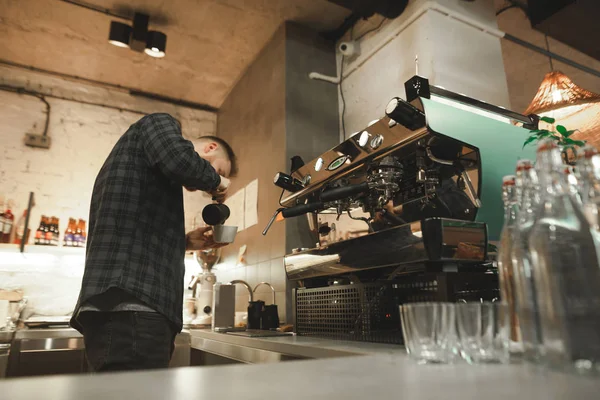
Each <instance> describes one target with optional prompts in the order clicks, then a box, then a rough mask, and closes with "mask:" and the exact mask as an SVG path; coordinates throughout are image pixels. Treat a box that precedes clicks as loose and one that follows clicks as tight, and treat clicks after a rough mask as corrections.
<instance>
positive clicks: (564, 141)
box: [561, 138, 585, 147]
mask: <svg viewBox="0 0 600 400" xmlns="http://www.w3.org/2000/svg"><path fill="white" fill-rule="evenodd" d="M561 143H562V144H564V145H567V146H569V147H573V146H579V147H581V146H584V145H585V141H584V140H573V139H569V138H563V139H562V140H561Z"/></svg>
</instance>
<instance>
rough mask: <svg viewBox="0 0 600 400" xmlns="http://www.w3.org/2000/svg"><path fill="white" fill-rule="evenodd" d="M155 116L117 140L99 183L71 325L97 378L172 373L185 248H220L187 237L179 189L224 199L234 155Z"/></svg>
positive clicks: (194, 235)
mask: <svg viewBox="0 0 600 400" xmlns="http://www.w3.org/2000/svg"><path fill="white" fill-rule="evenodd" d="M199 144H200V146H199V147H198V151H199V152H198V153H197V152H196V150H195V149H194V146H193V145H192V143H191V142H190V141H188V140H186V139H184V137H183V135H182V133H181V127H180V125H179V123H178V121H177V120H176V119H175V118H173V117H172V116H170V115H168V114H152V115H148V116H145V117H143V118H142V119H140V120H139V121H138V122H136V123H135V124H133V125H132V126H131V127H130V128H129V129H128V130H127V132H125V134H124V135H123V136H121V138H120V139H119V140H118V142H117V143H116V145H115V146H114V148H113V150H112V151H111V153H110V154H109V156H108V158H107V159H106V161H105V162H104V165H103V166H102V168H101V170H100V172H99V174H98V176H97V178H96V182H95V184H94V189H93V192H92V201H91V207H90V218H89V222H90V225H89V233H88V241H87V254H86V262H85V271H84V276H83V281H82V285H81V292H80V295H79V300H78V302H77V305H76V307H75V312H74V313H73V318H72V319H71V325H72V326H73V327H74V328H75V329H77V330H78V331H80V332H81V333H82V334H83V337H84V341H85V350H86V354H87V358H88V360H89V363H90V366H91V368H92V369H93V370H94V371H119V370H135V369H150V368H165V367H167V366H168V365H169V361H170V358H171V354H172V352H173V349H174V339H175V336H176V335H177V333H179V332H180V331H181V328H182V308H183V304H182V303H183V287H184V282H183V277H184V256H185V251H186V250H203V249H209V248H214V247H216V246H217V245H216V243H215V241H214V240H213V237H212V233H211V231H210V228H200V229H197V230H195V231H193V232H190V233H188V234H187V235H186V234H185V230H184V212H183V193H182V187H185V188H187V189H188V190H202V191H206V192H209V193H211V194H212V195H213V197H214V198H216V199H217V200H218V201H223V200H224V199H225V196H226V193H227V188H228V186H229V180H228V179H227V177H228V176H231V175H233V174H234V173H235V171H236V160H235V155H234V153H233V151H232V150H231V147H230V146H229V145H228V144H227V143H226V142H224V141H223V140H221V139H219V138H216V137H203V138H201V139H200V140H199Z"/></svg>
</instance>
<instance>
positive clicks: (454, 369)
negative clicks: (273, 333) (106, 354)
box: [0, 330, 600, 400]
mask: <svg viewBox="0 0 600 400" xmlns="http://www.w3.org/2000/svg"><path fill="white" fill-rule="evenodd" d="M190 334H191V337H192V341H193V340H194V338H197V339H205V340H217V339H218V340H226V341H231V342H232V343H237V344H240V345H243V344H242V342H239V341H238V340H239V339H241V340H243V341H249V340H250V341H252V343H255V344H254V346H258V347H257V348H262V349H265V350H268V349H270V350H275V349H277V350H280V349H282V348H283V349H286V346H287V350H293V348H294V346H295V348H296V349H298V348H302V347H304V348H305V350H303V351H314V349H317V348H324V349H331V350H334V351H338V352H340V353H343V354H340V355H345V357H336V358H325V359H320V360H307V361H288V362H283V363H277V364H260V365H234V366H220V367H186V368H175V369H168V370H161V371H141V372H127V373H111V374H99V375H87V376H82V375H72V376H68V375H65V376H53V377H46V378H16V379H9V380H5V381H0V393H2V397H3V398H9V399H11V400H21V399H31V398H39V397H40V395H43V397H44V399H48V400H52V399H61V400H69V399H72V400H80V399H86V400H93V399H108V398H136V399H140V398H143V399H144V400H147V399H187V398H195V399H211V400H212V399H234V398H235V399H244V400H252V399H260V400H264V399H266V398H275V397H282V396H285V398H286V400H294V399H302V400H305V399H307V398H309V399H311V400H315V399H332V398H339V399H367V398H374V399H384V398H385V399H388V398H389V399H396V398H402V399H436V400H438V399H441V398H453V399H458V398H461V399H485V400H496V399H498V400H506V399H521V398H522V399H543V400H548V399H569V398H572V399H595V398H598V393H600V380H598V379H592V378H586V377H578V376H572V375H567V374H562V373H556V372H550V371H546V370H541V369H539V368H537V367H535V366H530V365H481V366H469V365H466V364H457V365H417V364H415V363H414V362H413V361H412V360H410V359H409V358H408V356H407V355H406V354H405V352H404V351H403V350H402V348H401V347H398V346H394V347H393V348H390V346H386V345H373V344H367V343H357V344H354V343H353V345H350V344H349V342H336V341H328V340H322V339H311V338H303V337H276V338H251V339H249V338H239V337H234V336H230V335H224V334H214V333H211V332H206V331H194V330H192V331H191V332H190ZM213 335H218V336H213ZM270 346H275V347H270ZM382 346H383V347H382ZM306 348H308V349H309V350H306ZM311 348H312V349H313V350H310V349H311ZM350 353H354V354H363V355H359V356H356V355H351V354H350Z"/></svg>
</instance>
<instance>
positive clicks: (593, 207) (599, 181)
mask: <svg viewBox="0 0 600 400" xmlns="http://www.w3.org/2000/svg"><path fill="white" fill-rule="evenodd" d="M577 172H578V175H579V181H580V186H579V192H580V195H581V202H582V204H583V212H584V214H585V216H586V217H587V219H588V222H589V223H590V225H591V226H592V228H593V229H594V230H595V231H596V233H597V234H600V155H599V154H598V150H596V148H595V147H593V146H589V145H586V146H584V147H583V148H582V149H581V151H579V152H578V160H577Z"/></svg>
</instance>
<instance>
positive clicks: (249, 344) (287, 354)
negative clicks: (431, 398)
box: [190, 329, 403, 364]
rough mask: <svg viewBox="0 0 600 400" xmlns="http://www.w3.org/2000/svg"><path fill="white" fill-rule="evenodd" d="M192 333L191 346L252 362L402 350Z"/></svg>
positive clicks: (290, 338)
mask: <svg viewBox="0 0 600 400" xmlns="http://www.w3.org/2000/svg"><path fill="white" fill-rule="evenodd" d="M190 335H191V340H192V349H196V350H201V351H206V352H209V353H213V354H217V355H220V356H222V357H226V358H231V359H235V360H238V361H240V362H245V363H250V364H259V363H270V362H279V361H285V360H290V359H314V358H334V357H349V356H356V355H368V354H390V353H394V352H398V351H402V350H403V347H402V346H398V345H386V344H377V343H363V342H349V341H337V340H327V339H318V338H312V337H305V336H280V337H264V338H260V337H259V338H256V337H253V338H250V337H242V336H235V335H231V334H227V333H215V332H212V331H210V330H201V329H191V330H190Z"/></svg>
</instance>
